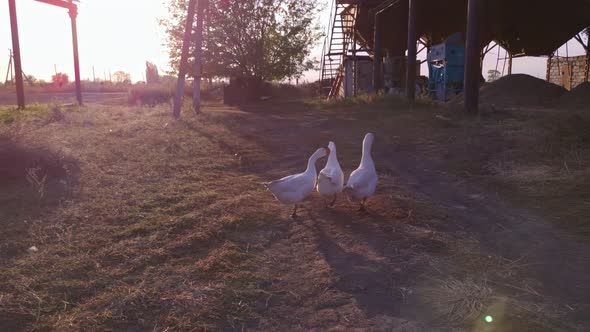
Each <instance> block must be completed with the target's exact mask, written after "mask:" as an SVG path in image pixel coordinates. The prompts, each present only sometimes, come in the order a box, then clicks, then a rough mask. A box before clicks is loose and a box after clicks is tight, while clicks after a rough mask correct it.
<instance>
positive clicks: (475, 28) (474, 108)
mask: <svg viewBox="0 0 590 332" xmlns="http://www.w3.org/2000/svg"><path fill="white" fill-rule="evenodd" d="M479 5H480V0H469V3H468V5H467V45H466V52H465V79H464V84H465V86H464V90H465V92H464V93H465V111H466V112H468V113H477V112H478V107H479V80H480V76H481V68H480V66H479V56H480V45H479V18H480V11H479Z"/></svg>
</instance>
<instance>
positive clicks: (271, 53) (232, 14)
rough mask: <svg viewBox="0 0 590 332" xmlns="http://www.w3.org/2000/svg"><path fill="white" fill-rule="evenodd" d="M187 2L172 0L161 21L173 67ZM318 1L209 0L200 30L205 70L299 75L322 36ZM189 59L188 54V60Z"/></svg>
mask: <svg viewBox="0 0 590 332" xmlns="http://www.w3.org/2000/svg"><path fill="white" fill-rule="evenodd" d="M199 1H203V0H199ZM187 7H188V0H171V3H170V6H169V16H168V17H167V18H166V19H163V20H162V21H161V24H162V25H163V26H164V27H165V28H166V31H167V34H168V36H169V38H168V43H167V46H168V49H169V52H170V59H171V60H170V61H171V65H172V67H173V68H174V69H178V64H179V62H180V50H181V45H182V37H183V33H184V31H183V30H184V22H185V20H186V12H187ZM320 7H321V6H319V5H318V3H317V1H315V0H252V1H243V0H209V1H208V7H207V10H206V11H205V23H204V25H205V28H204V31H203V68H202V70H203V73H202V74H203V76H205V77H231V76H240V77H256V78H260V79H263V80H282V79H285V78H296V77H299V76H301V74H302V73H303V72H304V71H305V70H309V69H312V68H313V66H314V62H313V61H311V60H309V59H308V57H309V54H310V52H311V48H312V46H313V45H314V43H315V41H316V40H317V39H318V38H319V37H320V36H321V34H320V30H319V26H318V24H317V16H318V13H319V10H321V9H322V8H320ZM193 41H194V40H193ZM192 54H194V52H193V50H191V55H192ZM193 61H194V60H193V59H192V58H191V59H190V61H189V63H192V62H193ZM191 68H192V66H191ZM190 72H191V70H189V73H190Z"/></svg>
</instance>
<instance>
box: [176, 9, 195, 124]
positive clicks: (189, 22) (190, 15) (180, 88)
mask: <svg viewBox="0 0 590 332" xmlns="http://www.w3.org/2000/svg"><path fill="white" fill-rule="evenodd" d="M196 3H197V0H190V1H189V3H188V10H187V14H186V23H185V27H184V38H183V39H182V50H181V52H180V63H179V64H178V82H177V83H176V95H175V97H174V117H176V118H179V117H180V111H181V109H182V97H183V96H184V84H185V80H186V72H187V68H186V67H188V63H187V62H188V51H189V46H190V43H191V31H192V29H193V22H194V19H195V7H196Z"/></svg>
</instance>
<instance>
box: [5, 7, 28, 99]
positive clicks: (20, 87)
mask: <svg viewBox="0 0 590 332" xmlns="http://www.w3.org/2000/svg"><path fill="white" fill-rule="evenodd" d="M8 11H9V12H10V29H11V30H12V54H13V61H14V74H15V77H16V100H17V104H18V108H21V109H22V108H25V86H24V82H23V67H22V63H21V58H20V42H19V39H18V21H17V18H16V0H8Z"/></svg>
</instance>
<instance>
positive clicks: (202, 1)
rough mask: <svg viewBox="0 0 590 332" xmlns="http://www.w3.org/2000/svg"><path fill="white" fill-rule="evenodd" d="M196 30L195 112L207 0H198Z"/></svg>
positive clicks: (198, 108)
mask: <svg viewBox="0 0 590 332" xmlns="http://www.w3.org/2000/svg"><path fill="white" fill-rule="evenodd" d="M198 1H199V3H198V5H197V31H196V32H195V65H194V68H193V77H194V81H193V109H194V110H195V113H199V112H200V111H201V71H202V68H203V65H202V62H203V15H204V13H205V7H206V6H207V0H198Z"/></svg>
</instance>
